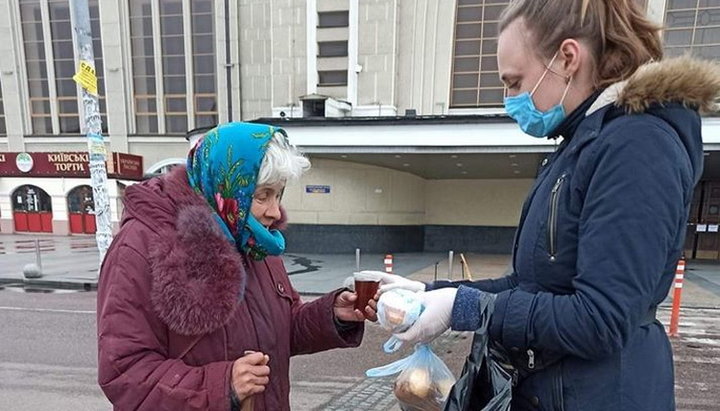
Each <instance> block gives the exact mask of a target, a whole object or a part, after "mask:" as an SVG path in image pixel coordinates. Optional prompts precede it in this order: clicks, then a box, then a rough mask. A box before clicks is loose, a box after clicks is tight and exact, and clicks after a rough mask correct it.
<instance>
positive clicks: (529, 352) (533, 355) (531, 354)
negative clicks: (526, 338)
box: [527, 348, 535, 370]
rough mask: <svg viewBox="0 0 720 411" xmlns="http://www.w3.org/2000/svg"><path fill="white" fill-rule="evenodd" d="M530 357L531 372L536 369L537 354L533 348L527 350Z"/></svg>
mask: <svg viewBox="0 0 720 411" xmlns="http://www.w3.org/2000/svg"><path fill="white" fill-rule="evenodd" d="M527 355H528V368H529V369H531V370H534V369H535V352H534V351H533V350H532V348H529V349H528V350H527Z"/></svg>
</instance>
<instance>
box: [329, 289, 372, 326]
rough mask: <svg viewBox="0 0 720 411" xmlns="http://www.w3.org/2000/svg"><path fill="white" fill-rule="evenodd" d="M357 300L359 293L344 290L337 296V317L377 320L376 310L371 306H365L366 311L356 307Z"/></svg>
mask: <svg viewBox="0 0 720 411" xmlns="http://www.w3.org/2000/svg"><path fill="white" fill-rule="evenodd" d="M355 300H357V294H355V293H353V292H350V291H343V292H341V293H340V294H338V296H337V297H335V306H334V311H335V318H337V319H338V320H341V321H349V322H351V321H355V322H359V321H365V320H370V321H377V316H376V315H375V311H374V310H373V309H371V308H370V307H365V312H364V313H363V312H361V311H360V310H358V309H356V308H355Z"/></svg>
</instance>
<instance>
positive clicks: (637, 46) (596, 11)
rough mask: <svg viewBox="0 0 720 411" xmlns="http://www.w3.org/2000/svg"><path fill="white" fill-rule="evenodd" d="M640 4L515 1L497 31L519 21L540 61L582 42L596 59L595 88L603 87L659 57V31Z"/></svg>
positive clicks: (597, 0)
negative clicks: (565, 45)
mask: <svg viewBox="0 0 720 411" xmlns="http://www.w3.org/2000/svg"><path fill="white" fill-rule="evenodd" d="M638 2H639V0H513V1H511V2H510V4H509V5H508V7H507V8H506V9H505V11H503V14H502V16H501V17H500V24H499V30H500V32H502V31H503V30H504V29H506V28H507V26H508V25H510V23H512V22H514V21H515V20H517V19H519V18H522V19H523V20H524V23H525V25H526V26H527V28H528V29H529V30H530V32H531V33H532V34H533V36H532V38H533V39H534V40H533V41H534V42H535V43H536V44H535V45H536V46H537V47H538V54H539V55H540V56H541V57H544V58H549V57H550V56H552V55H553V54H555V52H557V50H558V49H559V48H560V44H561V43H562V42H563V40H565V39H569V38H572V39H576V40H582V41H583V42H584V43H585V44H588V45H589V46H590V48H591V52H592V55H593V58H594V60H595V73H594V77H595V85H596V87H597V88H602V87H607V86H609V85H610V84H613V83H616V82H618V81H622V80H625V79H627V78H628V77H630V76H631V75H632V74H633V73H634V72H635V71H636V70H637V69H638V67H640V66H642V65H643V64H645V63H647V62H650V61H653V60H661V59H662V57H663V48H662V42H661V40H660V35H659V30H660V27H658V26H656V25H654V24H653V23H652V22H651V21H650V20H648V19H647V18H646V17H645V13H644V11H643V10H642V8H641V7H640V5H639V4H638Z"/></svg>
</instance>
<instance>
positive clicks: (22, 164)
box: [15, 153, 34, 173]
mask: <svg viewBox="0 0 720 411" xmlns="http://www.w3.org/2000/svg"><path fill="white" fill-rule="evenodd" d="M33 165H34V161H33V158H32V156H31V155H30V154H28V153H18V155H17V157H15V166H16V167H17V168H18V170H20V171H21V172H23V173H27V172H29V171H30V170H32V168H33Z"/></svg>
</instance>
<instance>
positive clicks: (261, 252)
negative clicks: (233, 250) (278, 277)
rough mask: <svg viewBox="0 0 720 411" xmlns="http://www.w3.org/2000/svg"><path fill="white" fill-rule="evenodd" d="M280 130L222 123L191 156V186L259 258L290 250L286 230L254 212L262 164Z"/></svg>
mask: <svg viewBox="0 0 720 411" xmlns="http://www.w3.org/2000/svg"><path fill="white" fill-rule="evenodd" d="M276 132H281V129H279V128H275V127H272V126H268V125H265V124H253V123H238V122H235V123H227V124H222V125H219V126H217V127H215V128H214V129H212V130H210V131H208V132H207V133H206V134H205V136H203V137H202V138H201V139H200V140H198V142H197V143H196V144H195V146H194V147H193V148H192V150H190V153H189V154H188V159H187V175H188V181H189V182H190V186H191V187H192V188H193V189H194V190H195V192H196V193H198V194H200V195H201V196H203V197H204V198H205V200H206V201H207V202H208V204H209V205H210V207H211V208H212V209H213V211H214V217H215V219H216V220H217V221H218V223H219V225H220V227H221V229H222V230H223V232H224V233H225V236H226V237H227V238H228V240H230V241H231V242H233V243H235V245H236V247H237V248H238V250H241V251H244V252H246V253H248V255H250V256H251V257H252V258H254V259H258V260H260V259H263V258H264V257H265V256H267V255H268V254H270V255H279V254H282V252H283V251H284V250H285V240H284V238H283V237H282V234H281V233H280V232H279V231H277V230H268V229H266V228H265V227H264V226H262V224H260V222H258V221H257V220H256V219H255V218H254V217H253V216H252V215H251V214H250V207H251V205H252V198H253V193H255V186H256V184H257V178H258V174H259V172H260V165H261V164H262V160H263V158H264V157H265V152H266V151H267V147H268V144H269V143H270V140H271V139H272V136H273V135H274V134H275V133H276Z"/></svg>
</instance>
